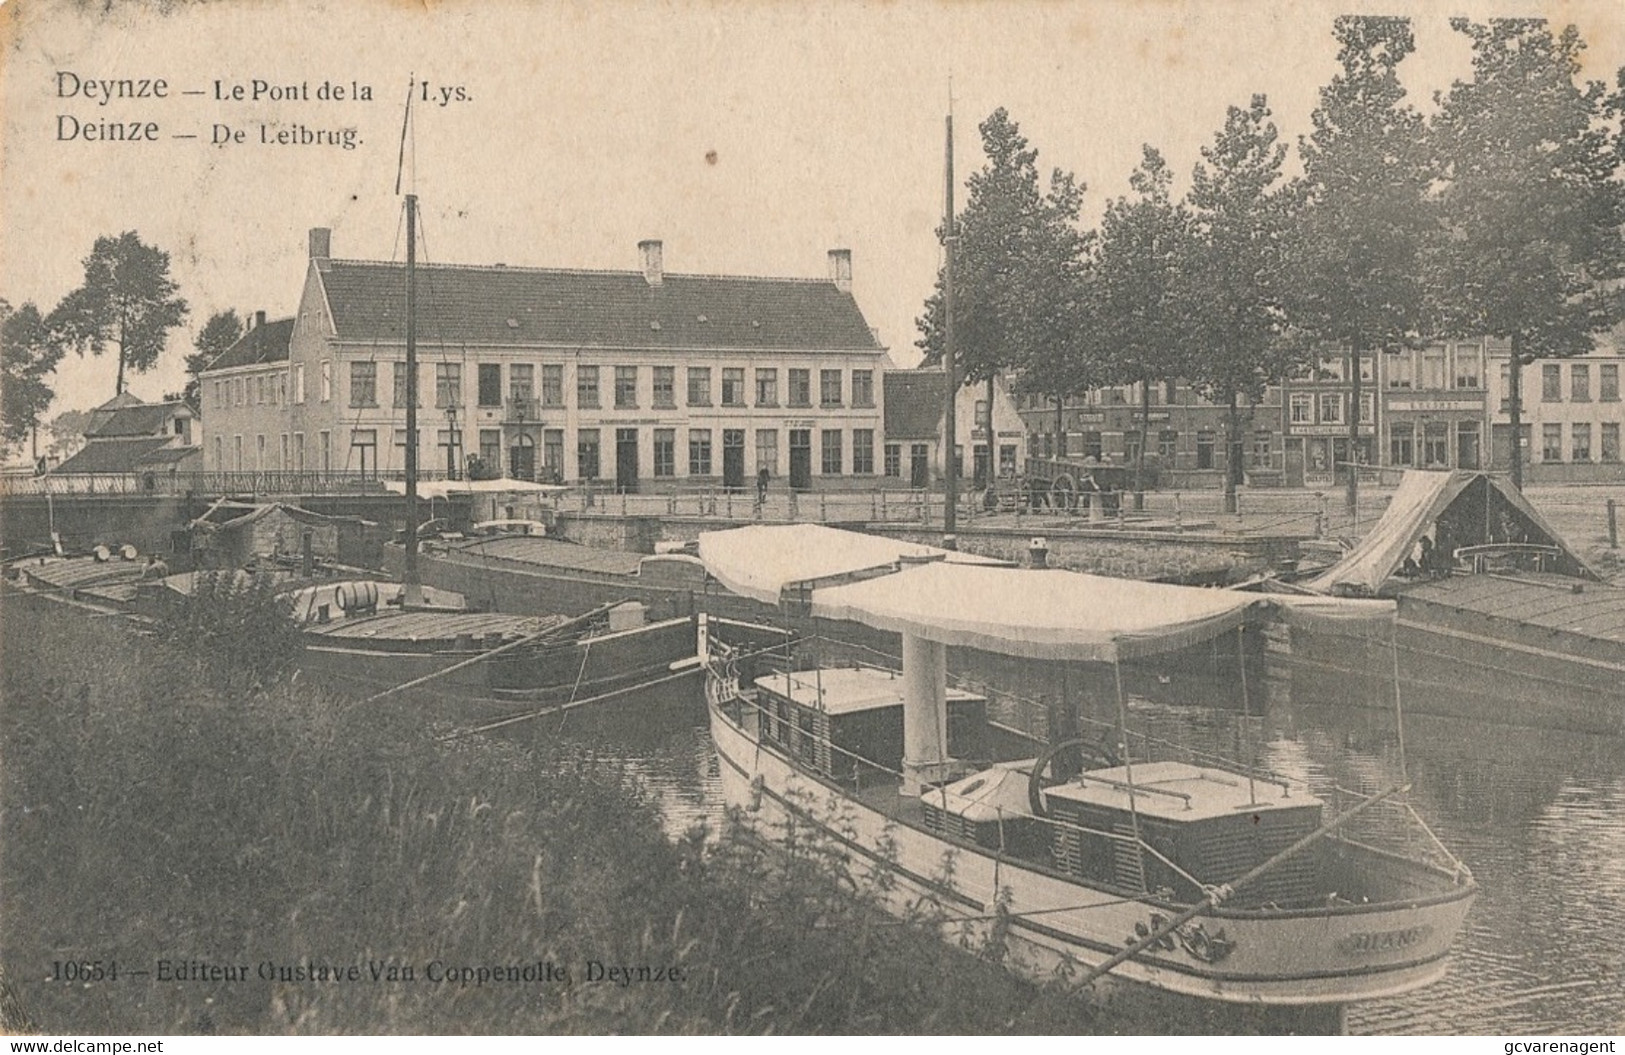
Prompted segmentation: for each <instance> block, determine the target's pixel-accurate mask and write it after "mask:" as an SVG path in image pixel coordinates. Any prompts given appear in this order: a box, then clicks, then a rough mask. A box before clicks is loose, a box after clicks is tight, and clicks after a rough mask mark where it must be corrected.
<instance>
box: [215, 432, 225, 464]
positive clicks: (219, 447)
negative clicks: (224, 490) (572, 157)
mask: <svg viewBox="0 0 1625 1055" xmlns="http://www.w3.org/2000/svg"><path fill="white" fill-rule="evenodd" d="M214 468H215V471H217V472H225V471H226V441H225V440H223V439H221V438H220V437H219V436H216V437H215V438H214Z"/></svg>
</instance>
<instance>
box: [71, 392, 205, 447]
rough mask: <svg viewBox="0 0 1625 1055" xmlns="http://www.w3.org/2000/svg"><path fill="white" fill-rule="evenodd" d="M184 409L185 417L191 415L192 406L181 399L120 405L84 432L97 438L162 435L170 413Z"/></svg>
mask: <svg viewBox="0 0 1625 1055" xmlns="http://www.w3.org/2000/svg"><path fill="white" fill-rule="evenodd" d="M182 410H184V411H185V416H186V417H191V416H192V408H191V407H189V406H187V405H186V403H185V401H183V400H175V401H174V402H170V403H140V404H138V405H134V406H126V407H121V408H120V409H118V410H115V411H113V413H112V414H111V415H110V416H109V417H107V418H106V419H105V420H104V421H102V422H100V423H99V424H96V425H94V426H92V427H91V428H90V430H89V431H87V432H86V433H85V435H86V436H94V437H96V438H98V439H117V438H124V437H135V436H161V435H164V423H165V422H166V421H168V420H169V418H170V416H171V415H172V414H177V413H180V412H181V411H182Z"/></svg>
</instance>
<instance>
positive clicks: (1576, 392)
mask: <svg viewBox="0 0 1625 1055" xmlns="http://www.w3.org/2000/svg"><path fill="white" fill-rule="evenodd" d="M1569 398H1570V399H1571V400H1573V401H1574V402H1576V403H1589V402H1591V367H1590V366H1589V365H1588V364H1586V363H1575V364H1574V365H1573V366H1571V367H1569Z"/></svg>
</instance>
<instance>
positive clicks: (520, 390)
mask: <svg viewBox="0 0 1625 1055" xmlns="http://www.w3.org/2000/svg"><path fill="white" fill-rule="evenodd" d="M535 399H536V367H534V366H532V365H531V364H530V363H514V364H513V365H512V366H510V367H508V400H509V401H510V402H511V403H513V404H514V406H515V407H517V408H519V409H521V410H523V409H526V408H528V407H529V406H530V404H531V403H532V402H534V401H535Z"/></svg>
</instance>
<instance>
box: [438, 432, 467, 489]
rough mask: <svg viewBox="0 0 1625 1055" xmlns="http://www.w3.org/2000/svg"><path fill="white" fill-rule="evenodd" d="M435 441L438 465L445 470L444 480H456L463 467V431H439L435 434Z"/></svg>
mask: <svg viewBox="0 0 1625 1055" xmlns="http://www.w3.org/2000/svg"><path fill="white" fill-rule="evenodd" d="M435 441H436V443H437V444H438V445H439V447H440V465H441V467H442V468H443V469H445V470H446V478H447V479H448V480H455V479H457V477H458V475H459V473H460V471H461V469H462V467H463V430H462V429H440V430H439V431H438V432H436V433H435Z"/></svg>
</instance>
